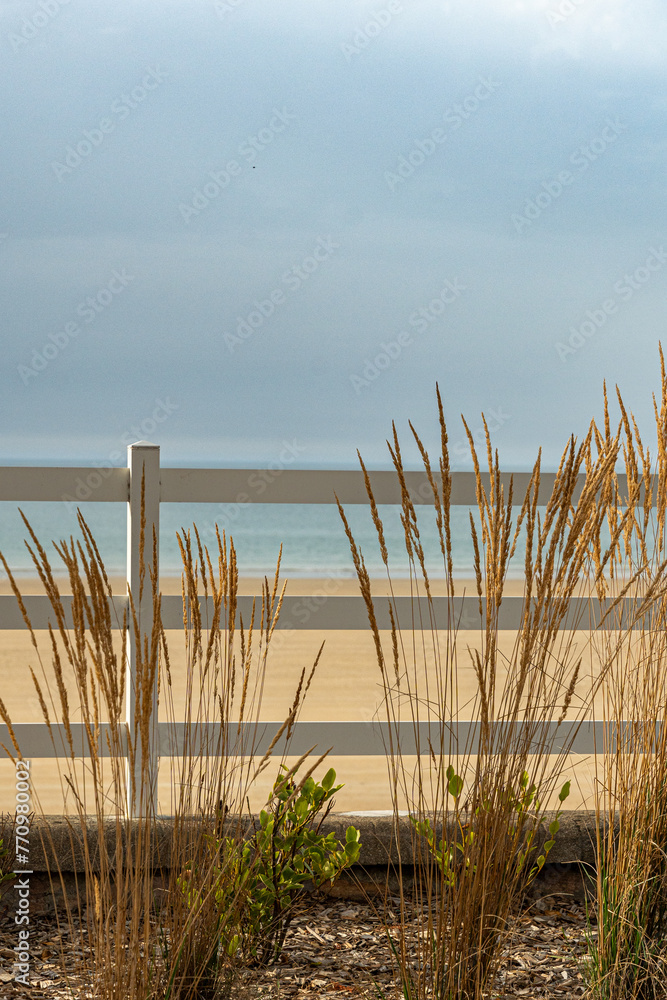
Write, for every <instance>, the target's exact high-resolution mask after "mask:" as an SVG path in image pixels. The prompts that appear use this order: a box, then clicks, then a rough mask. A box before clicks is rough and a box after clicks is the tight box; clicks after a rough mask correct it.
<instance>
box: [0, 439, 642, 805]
mask: <svg viewBox="0 0 667 1000" xmlns="http://www.w3.org/2000/svg"><path fill="white" fill-rule="evenodd" d="M264 471H265V470H262V469H174V468H161V467H160V456H159V447H158V446H157V445H153V444H150V443H149V442H145V441H141V442H138V443H137V444H134V445H130V447H129V448H128V466H127V468H120V469H118V468H111V469H110V468H100V469H91V468H89V467H66V468H57V467H49V466H36V467H19V466H11V467H4V468H0V500H2V501H14V502H18V503H24V502H27V501H43V502H53V501H61V502H67V503H70V504H71V503H72V502H74V503H81V502H96V503H119V502H123V503H125V504H126V505H127V525H128V549H127V582H128V588H129V590H128V592H129V591H131V592H132V593H134V594H136V593H138V592H139V587H138V579H139V577H138V573H139V562H140V559H139V524H140V497H141V479H142V475H143V476H144V477H145V516H146V537H147V538H151V537H152V532H153V529H155V531H156V533H157V535H158V537H159V511H160V504H162V503H308V504H331V503H335V497H336V496H337V497H338V499H339V500H340V502H341V503H342V504H344V505H352V504H364V505H366V504H367V503H368V496H367V492H366V486H365V482H364V475H363V473H362V472H361V471H348V470H320V469H316V470H310V469H281V470H280V471H279V473H277V474H275V475H274V476H273V477H271V478H269V477H262V473H263V472H264ZM368 475H369V479H370V483H371V486H372V489H373V493H374V495H375V500H376V502H377V503H378V504H400V502H401V489H400V484H399V482H398V478H397V476H396V473H395V472H393V471H371V472H369V474H368ZM258 476H259V477H262V479H261V481H262V484H263V490H262V492H261V494H260V493H258V491H256V490H255V491H254V492H253V490H252V489H251V488H250V486H249V484H250V483H251V482H252V481H253V477H258ZM530 478H531V477H530V474H529V473H524V472H521V473H502V474H501V476H500V479H501V482H502V483H503V485H504V487H505V490H506V495H507V491H508V490H509V486H510V481H512V482H513V487H514V495H515V496H516V497H517V498H522V497H523V495H524V494H525V492H526V490H527V488H528V485H529V483H530ZM555 478H556V477H555V474H554V473H542V474H541V477H540V489H539V497H538V499H539V502H540V503H542V504H545V503H546V502H547V500H548V499H549V497H550V495H551V492H552V489H553V486H554V482H555ZM481 479H482V483H483V485H484V487H485V489H487V490H488V488H489V485H490V482H489V476H488V473H487V474H482V476H481ZM405 480H406V486H407V489H408V491H409V493H410V496H411V498H412V500H413V502H414V503H416V504H422V505H424V506H428V505H429V504H432V503H433V494H432V490H431V486H430V484H429V481H428V478H427V477H426V475H425V474H424V472H408V473H406V475H405ZM437 481H438V477H437V475H436V482H437ZM618 481H619V488H620V491H621V494H622V493H623V491H624V490H625V491H627V480H626V477H625V476H622V475H619V476H618ZM584 482H585V476H584V475H580V476H579V477H578V482H577V486H576V490H575V500H576V499H578V497H579V496H580V495H581V491H582V489H583V486H584ZM476 491H477V486H476V480H475V474H474V473H472V472H453V473H452V491H451V503H452V504H453V505H458V506H476V503H477V492H476ZM154 569H155V571H156V572H157V570H158V567H157V566H156V567H154ZM147 577H148V574H147ZM252 601H253V599H252V597H240V598H239V601H238V618H237V621H239V620H240V618H241V616H242V617H243V621H244V624H246V625H247V624H248V623H249V621H250V617H251V613H252ZM24 603H25V607H26V610H27V613H28V616H29V618H30V620H31V622H32V624H33V627H34V628H35V629H46V628H48V626H49V624H53V625H55V621H54V614H53V610H52V608H51V604H50V602H49V600H48V598H47V597H46V596H43V595H27V596H26V597H25V598H24ZM201 604H202V609H201V610H202V615H203V616H204V621H205V620H206V615H208V616H209V620H210V617H211V615H212V601H211V600H210V599H209V602H208V605H207V603H206V600H205V599H203V598H202V600H201ZM63 605H64V608H65V615H66V621H67V624H68V626H71V613H72V612H71V605H72V601H71V597H70V598H68V597H66V596H65V597H63ZM304 606H305V607H308V608H312V607H314V608H315V611H316V613H313V612H312V611H311V612H310V613H309V614H304V613H303V609H304ZM394 606H395V608H396V611H397V614H398V620H399V623H400V624H402V625H403V627H405V623H406V622H412V620H413V617H412V616H413V615H416V618H415V619H414V620H415V621H417V622H418V621H419V617H418V616H419V615H422V617H423V621H424V622H425V623H426V624H427V626H429V627H430V618H429V616H430V615H433V616H434V620H435V623H436V625H437V628H438V629H443V630H446V629H447V628H449V627H451V626H455V627H458V628H459V629H463V630H465V629H476V628H479V626H480V622H481V620H482V619H481V618H480V607H479V601H478V598H477V597H476V596H475V595H474V594H471V595H470V596H466V595H464V596H462V597H457V598H454V599H453V600H448V599H447V598H444V597H435V598H434V599H433V603H432V606H431V607H430V608H429V606H428V603H427V601H426V598H421V599H420V600H419V601H413V600H412V599H411V598H410V597H397V598H395V605H394ZM523 606H524V601H523V598H521V597H508V598H505V599H504V601H503V604H502V607H501V612H500V628H501V629H507V630H512V631H515V630H517V629H518V628H519V627H520V623H521V618H522V614H523ZM374 607H375V612H376V616H377V621H378V624H379V627H380V628H381V629H388V628H390V621H389V614H388V607H387V599H386V598H378V599H375V601H374ZM631 607H632V604H631V601H630V600H629V599H628V600H626V601H625V602H624V603H623V604H622V605H621V606H619V607H617V608H615V609H614V610H613V612H612V613H613V616H614V617H613V622H614V627H617V628H624V627H626V626H627V623H628V621H629V615H630V611H631ZM608 608H609V602H607V603H606V604H605V602H602V603H600V602H597V601H593V600H588V599H583V598H578V599H573V600H572V601H571V602H570V607H569V611H568V615H567V616H566V619H565V620H564V621H563V622H562V624H561V628H567V629H569V628H571V627H572V625H573V624H577V625H579V626H580V627H581V628H582V629H588V628H589V627H595V626H596V625H598V624H599V623H600V622H601V620H602V617H603V615H604V614H605V612H606V611H607V610H608ZM127 610H128V598H127V596H119V597H116V598H114V606H113V614H114V615H115V617H116V620H117V621H118V623H119V625H120V624H122V621H123V615H124V613H126V612H127ZM484 611H485V602H484V601H482V613H484ZM138 614H139V620H140V627H141V631H142V632H143V633H144V634H148V633H150V625H151V616H152V607H151V605H150V600H149V599H146V598H144V602H143V604H142V607H141V608H139V609H138ZM162 616H163V622H164V626H165V628H166V629H181V628H182V627H183V604H182V599H181V597H179V596H164V597H163V598H162ZM24 627H25V623H24V621H23V617H22V614H21V611H20V609H19V607H18V605H17V602H16V600H15V598H14V597H13V596H0V630H8V629H23V628H24ZM638 627H639V626H638ZM367 628H368V616H367V612H366V608H365V605H364V602H363V598H361V597H344V596H337V595H335V594H330V595H329V594H327V595H325V596H321V597H317V596H316V597H313V596H312V595H308V596H292V595H289V596H287V597H286V598H285V600H284V602H283V607H282V611H281V617H280V619H279V621H278V624H277V629H278V630H281V631H283V632H286V631H291V630H298V629H317V630H318V631H319V630H328V629H349V630H366V629H367ZM129 639H130V641H129V643H128V646H129V651H128V664H127V683H126V690H127V706H126V709H127V711H126V720H127V726H128V730H129V731H132V726H133V722H134V712H135V664H136V650H135V648H134V637H133V634H132V632H131V631H130V636H129ZM154 706H155V711H154V712H153V719H152V730H151V733H152V735H151V747H152V750H151V754H152V764H153V765H155V766H157V761H158V758H159V757H160V756H164V757H170V756H171V757H173V756H178V755H179V754H181V753H182V752H183V748H184V746H185V745H186V743H187V741H188V734H187V732H186V724H185V723H180V724H176V725H175V726H174V725H173V724H167V723H158V721H157V710H156V706H157V691H156V692H154ZM193 725H194V724H193ZM248 725H249V724H248ZM525 725H530V726H531V727H532V728H531V733H532V732H534V728H535V727H534V723H526V724H525ZM206 726H207V728H206V731H205V732H204V731H203V730H201V729H199V730H198V731H197V732H196V734H195V735H194V736H193V737H192V738H193V740H194V743H193V746H195V747H196V748H199V749H200V750H202V751H204V750H206V751H207V752H212V751H213V749H215V747H219V745H220V742H219V741H220V740H221V739H222V734H221V732H220V726H219V725H217V726H216V725H214V724H213V723H207V724H206ZM278 726H279V724H278V723H275V722H265V723H264V722H263V723H261V725H260V727H259V729H257V728H256V727H255V726H254V724H253V728H252V732H251V731H250V729H249V728H248V729H247V731H246V730H244V731H243V733H242V734H241V742H240V744H239V743H238V742H237V736H238V734H236V726H233V727H232V728H233V730H234V731H233V732H232V731H231V730H230V731H229V732H228V733H227V734H226V738H225V740H224V741H223V742H224V746H225V747H226V752H228V753H234V752H237V753H238V752H241V750H240V747H243V746H245V747H247V746H249V745H253V747H254V750H255V752H257V753H263V752H264V751H265V750H266V749H267V747H268V746H269V744H270V742H271V739H272V738H273V736H274V735H275V733H276V731H277V728H278ZM555 726H556V723H546V722H545V723H544V724H543V725H542V727H541V729H540V732H541V735H542V737H543V738H544V739H546V742H547V744H549V743H550V741H551V738H552V737H553V741H551V752H553V753H559V752H560V747H561V746H562V745H563V740H565V739H567V738H568V733H569V729H568V727H567V726H565V725H563V726H561V727H560V728H559V729H558V731H556V729H554V727H555ZM601 727H602V724H601V723H586V724H583V725H580V726H579V727H578V729H577V732H576V735H575V737H574V743H573V745H572V750H573V752H575V753H585V754H587V753H594V752H599V751H600V749H601V748H602V744H603V739H604V733H603V729H602V728H601ZM14 731H15V736H16V738H17V740H18V743H19V746H20V747H21V752H22V754H23V756H25V757H47V758H48V757H64V756H70V754H71V753H72V748H71V747H70V746H69V742H68V740H67V737H66V733H65V727H64V726H63V725H61V724H52V726H51V733H50V732H49V729H48V727H47V726H46V724H45V723H34V724H18V725H16V726H15V727H14ZM70 733H71V737H72V741H73V750H74V755H75V756H76V757H87V756H89V753H90V748H89V746H88V742H87V741H88V737H87V735H86V732H85V729H84V727H83V726H82V725H81V724H80V723H72V725H71V729H70ZM390 736H392V737H393V738H394V739H396V738H397V737H400V741H401V751H402V752H403V753H407V754H426V753H430V752H431V747H434V748H435V747H440V746H441V745H442V746H443V747H445V746H446V747H447V752H451V753H454V754H455V753H456V748H457V746H459V745H465V746H466V747H467V748H468V750H471V749H474V748H476V747H477V740H478V736H479V723H478V722H476V721H461V722H459V723H457V725H456V732H455V733H454V732H446V733H444V732H441V731H440V727H439V726H436V725H435V723H432V722H431V723H429V722H420V723H419V724H418V726H417V727H416V728H415V727H414V726H413V723H412V722H405V723H399V724H398V728H396V727H393V729H391V731H390V729H389V727H388V725H387V723H381V722H373V723H369V722H299V723H297V724H296V725H295V727H294V731H293V737H292V741H291V743H290V752H292V753H294V754H296V755H301V754H303V753H305V752H306V751H307V750H309V749H310V748H311V747H314V746H317V747H318V750H319V752H322V749H328V748H329V747H331V748H332V752H333V753H335V754H341V755H348V756H349V755H352V756H364V755H382V754H384V753H385V750H386V749H387V747H388V746H389V745H390V742H389V738H390ZM524 736H525V734H523V735H522V725H521V724H519V725H518V727H517V728H516V739H517V740H521V739H523V738H524ZM52 737H53V739H52ZM441 740H442V743H441ZM0 742H1V743H3V744H4V745H5V747H7V748H11V739H10V733H9V732H8V729H7V726H5V725H0ZM529 745H530V747H534V751H529V752H543V751H542V750H541V746H540V743H539V742H534V741H531V742H530V744H529ZM126 749H127V748H126V746H125V745H123V746H122V750H123V752H124V753H125V752H126ZM276 749H277V750H278V752H282V751H283V750H284V749H286V748H285V746H284V744H283V743H280V742H279V743H278V744H277V747H276ZM99 750H100V753H101V754H102V755H103V756H108V755H109V749H108V746H107V740H106V727H105V726H102V727H101V729H100V748H99ZM137 757H138V755H137ZM140 767H141V761H140V760H139V759H135V768H136V771H135V773H136V774H137V775H138V774H139V773H140ZM153 787H155V783H154V782H153Z"/></svg>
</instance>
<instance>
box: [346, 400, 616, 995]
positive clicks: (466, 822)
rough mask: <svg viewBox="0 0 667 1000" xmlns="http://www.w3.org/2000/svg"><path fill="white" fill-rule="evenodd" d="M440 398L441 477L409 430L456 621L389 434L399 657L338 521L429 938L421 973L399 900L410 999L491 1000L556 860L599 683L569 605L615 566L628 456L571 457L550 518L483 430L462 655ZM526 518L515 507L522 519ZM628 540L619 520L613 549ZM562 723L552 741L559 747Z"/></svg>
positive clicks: (580, 451)
mask: <svg viewBox="0 0 667 1000" xmlns="http://www.w3.org/2000/svg"><path fill="white" fill-rule="evenodd" d="M437 398H438V410H439V424H440V436H441V449H440V455H439V459H438V463H437V467H435V468H434V466H433V463H432V462H431V459H430V457H429V455H428V453H427V451H426V448H425V447H424V445H423V443H422V441H421V439H420V438H419V436H418V434H417V432H416V431H415V430H414V428H413V427H412V424H410V428H411V431H412V434H413V437H414V440H415V442H416V444H417V446H418V448H419V451H420V454H421V457H422V460H423V464H424V470H425V474H426V477H427V479H428V482H429V483H430V488H431V494H432V507H431V508H430V509H431V511H432V513H433V515H434V517H435V522H436V527H437V532H438V538H439V541H440V548H441V556H442V566H443V571H442V577H443V579H444V590H445V594H446V606H447V615H444V616H442V617H440V616H439V615H438V614H437V613H436V606H435V604H434V581H433V580H431V579H430V578H429V573H428V571H427V567H426V559H425V554H424V548H423V544H422V537H421V532H420V525H423V520H422V518H423V516H424V515H423V513H422V512H420V513H419V515H418V512H417V509H416V507H415V505H414V502H413V500H412V498H411V495H410V492H409V490H408V487H407V484H406V479H405V470H404V465H403V459H402V455H401V449H400V445H399V440H398V436H397V432H396V428H395V427H394V431H393V441H392V442H391V443H389V451H390V455H391V459H392V462H393V465H394V468H395V470H396V474H397V476H398V479H399V482H400V486H401V504H402V512H401V520H402V524H403V528H404V539H405V548H406V552H407V561H408V566H409V576H410V594H411V596H412V602H411V604H412V611H411V615H410V617H409V620H408V621H404V622H401V621H400V620H399V614H398V609H397V605H396V601H395V597H394V588H393V586H392V581H391V577H390V574H389V561H388V552H387V546H386V542H385V536H384V530H383V525H382V521H381V519H380V516H379V512H378V509H377V505H376V502H375V499H374V496H373V491H372V488H371V482H370V478H369V476H368V474H367V473H366V470H365V467H364V464H363V461H362V460H361V456H360V462H361V467H362V469H363V471H364V474H365V476H366V486H367V493H368V498H369V503H370V508H371V514H372V517H373V520H374V522H375V525H376V529H377V535H378V542H379V547H380V552H381V556H382V559H383V562H384V564H385V567H386V569H387V576H388V578H389V585H390V588H391V589H390V593H391V595H392V596H391V598H390V599H389V602H388V604H389V615H390V621H391V634H390V637H388V638H387V639H385V636H384V635H383V633H382V631H381V630H380V628H379V626H378V622H377V618H376V614H375V608H374V603H373V593H372V582H371V580H370V577H369V574H368V571H367V569H366V565H365V562H364V557H363V554H362V553H361V552H360V550H359V548H358V546H357V544H356V542H355V540H354V537H353V535H352V532H351V530H350V528H349V525H348V523H347V520H346V518H345V513H344V511H343V509H342V507H340V504H339V509H340V513H341V516H342V518H343V522H344V524H345V529H346V532H347V535H348V539H349V542H350V546H351V551H352V556H353V560H354V564H355V567H356V571H357V576H358V580H359V585H360V589H361V594H362V596H363V598H364V600H365V603H366V608H367V611H368V619H369V623H370V627H371V630H372V634H373V638H374V641H375V650H376V654H377V661H378V665H379V668H380V673H381V677H382V683H383V687H384V695H385V697H384V711H385V712H386V718H387V722H388V730H389V734H390V736H389V745H388V747H387V759H388V767H389V778H390V783H391V789H392V797H393V805H394V821H395V825H396V840H397V843H399V844H400V839H399V836H398V834H399V830H398V827H399V824H400V819H399V811H400V808H401V807H402V805H403V803H404V802H407V805H408V809H409V812H410V816H411V817H412V821H413V822H412V827H413V829H412V834H413V836H412V847H411V850H412V853H413V856H414V859H415V866H416V873H417V878H416V880H415V886H416V889H415V899H414V905H415V908H414V913H415V914H416V920H417V926H418V933H417V935H416V939H415V940H416V948H417V955H416V959H415V961H414V963H412V964H411V961H410V959H409V957H408V946H407V943H406V942H407V931H408V928H409V926H410V912H411V911H410V910H409V907H408V898H407V893H406V892H401V928H402V931H401V935H400V937H399V940H398V941H395V942H393V943H392V947H393V949H394V951H395V954H396V957H397V959H398V966H399V972H400V981H401V986H402V990H403V994H404V997H405V998H406V1000H418V998H419V1000H421V998H426V997H435V998H438V1000H473V998H474V1000H481V997H482V996H483V995H484V994H485V991H486V990H487V989H490V988H491V986H492V984H493V983H494V982H495V981H496V979H497V973H498V970H499V965H500V962H501V956H502V950H503V946H504V944H505V943H506V941H507V937H508V935H509V933H510V931H511V915H512V912H513V910H514V908H515V907H516V905H517V904H518V903H519V901H520V899H521V897H522V896H523V894H524V892H525V889H526V887H527V885H528V883H529V881H530V880H531V878H532V877H534V874H535V872H536V871H537V870H538V868H539V867H540V866H541V865H542V864H543V863H544V859H545V856H546V853H548V849H549V847H548V845H547V846H546V849H545V848H544V847H543V848H542V851H541V854H540V853H538V852H537V851H536V850H533V849H532V848H535V847H536V845H537V844H538V841H539V829H540V827H541V824H542V821H543V820H544V818H545V810H546V807H547V806H548V805H549V804H551V803H552V801H553V800H555V799H556V795H557V794H558V791H559V788H561V786H562V785H563V781H564V771H565V767H566V764H567V758H568V752H569V750H570V747H571V746H572V742H573V740H574V738H575V735H576V733H577V730H578V727H579V726H580V724H581V722H582V720H583V719H584V718H585V717H586V715H587V714H588V713H589V711H590V708H591V703H592V697H593V694H594V691H595V689H596V686H597V685H598V684H599V680H600V678H599V677H597V678H594V679H593V680H592V682H591V683H588V682H587V680H586V674H585V671H582V670H581V669H580V668H581V663H582V659H583V655H584V651H585V650H584V646H583V645H582V643H583V640H582V636H581V634H578V630H580V629H582V628H586V627H587V626H588V622H587V621H582V619H583V618H584V615H583V613H582V614H580V615H579V616H576V615H575V616H573V614H572V610H571V607H570V603H569V602H570V600H571V599H572V598H573V597H575V596H583V597H587V596H589V578H591V577H592V579H593V585H594V581H595V578H596V576H597V575H598V574H599V573H601V572H602V571H603V570H604V567H605V566H606V565H607V562H608V560H609V558H610V553H609V552H607V551H602V550H601V544H600V536H601V529H602V525H603V522H604V519H605V514H606V509H605V505H604V503H603V502H602V501H601V494H602V491H603V487H604V485H605V483H606V482H607V481H608V477H609V475H610V472H611V470H613V468H614V465H615V462H616V458H617V453H618V440H617V439H611V440H608V441H605V443H604V447H603V448H602V449H601V451H600V454H599V455H598V457H597V458H596V459H595V460H592V458H591V439H592V435H593V429H592V428H591V430H590V431H589V433H588V435H587V437H586V439H585V440H584V442H583V443H582V444H581V445H580V446H579V447H577V446H576V445H575V442H574V441H571V442H570V444H569V445H568V447H567V448H566V450H565V452H564V453H563V456H562V459H561V462H560V466H559V468H558V472H557V475H556V480H555V484H554V487H553V490H552V491H551V495H550V496H549V498H548V500H547V501H546V509H545V511H544V512H542V513H541V512H540V511H539V510H538V506H540V505H541V504H543V503H544V501H543V500H541V501H539V503H538V496H539V490H540V479H541V473H540V458H539V457H538V460H537V462H536V463H535V466H534V468H533V472H532V476H531V478H530V484H529V486H528V489H527V490H526V493H525V496H523V497H520V498H519V499H518V501H517V500H516V499H515V498H514V496H513V488H512V485H510V486H509V488H508V489H505V488H504V487H503V485H502V483H501V477H500V467H499V463H498V456H497V453H496V454H495V456H494V454H493V452H492V448H491V443H490V440H489V435H488V430H487V435H486V440H487V455H486V459H487V463H486V464H487V467H488V478H486V479H485V478H484V476H483V474H482V470H481V466H480V462H479V460H478V456H477V453H476V450H475V446H474V442H473V439H472V435H471V434H470V432H469V431H468V437H469V440H470V448H471V452H472V457H473V461H474V468H475V477H476V484H477V511H478V522H477V523H476V521H475V519H474V518H473V516H472V514H471V515H470V532H471V537H472V542H473V547H474V553H475V590H476V597H477V615H476V617H477V623H476V626H474V625H473V627H472V629H471V627H470V624H468V623H467V624H466V629H467V630H468V634H467V636H465V637H464V636H463V635H461V630H460V622H459V621H458V620H457V613H456V608H455V581H454V578H453V570H452V566H453V559H452V528H451V496H452V474H451V468H450V459H449V448H448V436H447V429H446V425H445V419H444V413H443V407H442V401H441V398H440V393H439V391H438V394H437ZM466 430H467V425H466ZM584 470H585V471H586V473H587V475H586V479H585V485H584V487H583V490H582V491H581V493H580V495H579V496H577V492H576V487H577V476H578V475H579V473H580V472H583V471H584ZM515 505H517V506H518V507H519V512H518V515H516V516H515V513H516V512H515ZM422 510H424V508H422ZM625 524H626V522H625V520H623V519H622V518H621V519H620V521H619V523H618V525H617V526H616V532H615V535H614V540H616V539H617V538H618V537H619V535H620V534H622V532H623V530H624V527H625ZM521 532H523V536H524V541H525V560H524V576H525V582H524V595H523V604H522V612H521V620H520V623H519V629H518V632H517V633H516V638H515V640H514V643H513V645H512V646H511V649H510V651H509V652H505V651H504V649H506V648H507V647H506V646H503V644H501V633H500V625H499V621H500V617H499V616H500V610H501V606H502V603H503V599H504V596H505V587H506V580H507V570H508V565H509V562H510V560H511V558H512V556H513V555H514V553H515V550H516V546H517V544H518V541H519V537H520V533H521ZM593 551H595V552H596V553H597V567H596V565H595V561H594V560H593V559H592V556H591V552H593ZM420 599H421V600H420ZM424 599H425V600H424ZM471 631H474V632H476V636H473V635H471ZM584 638H585V637H584ZM466 668H467V674H468V676H470V674H471V673H472V675H473V677H474V686H473V687H474V690H473V692H472V694H471V695H470V696H469V697H468V698H466V699H464V697H463V692H462V684H463V682H464V674H465V673H466ZM604 670H605V664H604V663H603V664H602V668H601V671H602V673H604ZM403 719H405V720H406V721H407V722H408V723H412V729H413V737H414V741H415V743H416V745H417V748H418V753H419V755H418V756H417V758H416V761H414V762H413V760H412V759H411V758H410V757H409V755H408V753H407V752H406V751H405V749H404V747H403V745H402V742H401V739H400V736H399V729H398V724H399V723H400V722H401V721H402V720H403ZM459 719H477V720H479V723H478V730H477V735H478V745H477V746H475V745H474V743H473V740H472V737H471V736H470V737H468V738H467V739H463V740H461V741H460V742H459V744H458V746H457V745H456V742H455V739H454V737H453V734H455V733H456V723H457V720H459ZM422 721H430V722H431V723H432V725H431V729H430V732H431V734H432V736H431V739H430V740H429V742H428V745H424V744H423V743H421V744H420V730H419V724H420V722H422ZM550 723H557V724H558V725H557V728H556V735H555V736H554V734H553V732H552V731H551V730H550V728H549V724H550ZM566 794H567V785H565V786H564V787H563V788H562V789H561V796H560V801H562V799H563V798H564V797H565V795H566ZM556 804H557V805H558V802H556ZM556 829H557V822H556V824H555V825H554V826H552V827H551V831H552V833H551V834H549V835H548V836H549V838H550V840H551V842H553V833H554V832H555V831H556ZM440 838H442V841H441V840H440ZM404 860H406V859H404Z"/></svg>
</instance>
